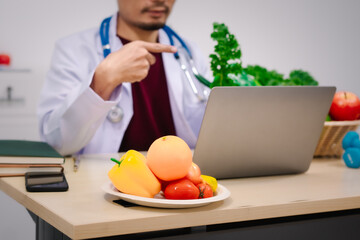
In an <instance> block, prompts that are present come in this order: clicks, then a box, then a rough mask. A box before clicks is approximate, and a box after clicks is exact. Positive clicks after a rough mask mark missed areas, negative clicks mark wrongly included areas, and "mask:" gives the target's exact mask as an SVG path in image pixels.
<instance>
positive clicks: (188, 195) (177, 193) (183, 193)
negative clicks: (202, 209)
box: [164, 178, 200, 200]
mask: <svg viewBox="0 0 360 240" xmlns="http://www.w3.org/2000/svg"><path fill="white" fill-rule="evenodd" d="M164 194H165V198H166V199H178V200H181V199H197V198H198V197H199V194H200V191H199V188H197V187H196V186H195V184H193V183H192V182H191V181H190V180H189V179H185V178H183V179H180V180H175V181H173V182H171V183H169V184H168V185H167V186H166V188H165V191H164Z"/></svg>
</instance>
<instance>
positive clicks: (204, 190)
mask: <svg viewBox="0 0 360 240" xmlns="http://www.w3.org/2000/svg"><path fill="white" fill-rule="evenodd" d="M197 187H198V188H199V191H200V194H199V198H208V197H212V196H214V193H213V191H212V189H211V187H210V186H209V184H206V183H200V184H198V185H197Z"/></svg>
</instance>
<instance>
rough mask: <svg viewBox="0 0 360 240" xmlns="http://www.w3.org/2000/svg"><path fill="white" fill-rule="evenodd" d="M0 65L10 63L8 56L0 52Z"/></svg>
mask: <svg viewBox="0 0 360 240" xmlns="http://www.w3.org/2000/svg"><path fill="white" fill-rule="evenodd" d="M0 65H10V56H9V55H7V54H0Z"/></svg>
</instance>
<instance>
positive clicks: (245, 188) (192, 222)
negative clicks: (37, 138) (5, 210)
mask: <svg viewBox="0 0 360 240" xmlns="http://www.w3.org/2000/svg"><path fill="white" fill-rule="evenodd" d="M112 156H114V155H112ZM109 158H110V155H92V156H90V155H89V156H87V157H86V158H85V159H82V161H81V163H80V167H79V170H78V172H73V168H72V166H73V165H72V164H73V162H72V160H71V159H68V160H67V161H66V163H65V173H66V177H67V180H68V182H69V187H70V188H69V191H68V192H63V193H29V192H26V190H25V185H24V177H16V178H0V189H1V190H2V191H4V192H5V193H6V194H7V195H9V196H10V197H12V198H13V199H15V200H16V201H17V202H19V203H20V204H22V205H23V206H24V207H26V208H27V209H29V210H31V211H32V212H34V213H35V214H36V215H38V216H39V217H40V218H42V219H44V220H45V221H46V222H48V223H50V224H51V225H52V226H54V227H55V228H56V229H58V230H59V231H61V232H62V233H64V234H65V235H67V236H68V237H70V238H72V239H86V238H96V237H105V236H114V235H124V234H131V233H143V232H150V231H159V230H165V229H177V228H186V227H196V226H205V225H214V224H222V223H234V222H244V221H252V220H260V219H275V218H280V217H288V216H297V215H304V214H314V213H323V212H334V211H342V210H347V209H360V169H349V168H346V167H345V165H344V163H343V162H342V161H341V160H314V161H313V162H312V164H311V167H310V169H309V171H308V172H307V173H305V174H299V175H287V176H272V177H257V178H244V179H233V180H222V181H220V183H221V184H222V185H224V186H225V187H227V188H228V189H229V190H230V191H231V197H230V198H229V199H227V200H225V201H222V202H218V203H213V204H210V205H207V206H204V207H199V208H192V209H156V208H148V207H139V206H136V207H123V206H121V205H119V204H116V203H114V202H113V201H112V200H114V199H116V197H112V196H110V195H107V194H104V192H103V191H102V189H101V186H102V185H103V184H104V183H105V182H107V181H108V178H107V172H108V170H109V169H110V168H111V167H112V166H113V163H112V162H111V161H109ZM358 222H359V221H358ZM358 224H359V223H358Z"/></svg>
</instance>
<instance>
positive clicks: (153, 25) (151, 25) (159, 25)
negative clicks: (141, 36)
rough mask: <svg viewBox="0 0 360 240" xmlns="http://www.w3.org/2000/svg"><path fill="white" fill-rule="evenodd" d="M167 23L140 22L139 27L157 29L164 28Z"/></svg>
mask: <svg viewBox="0 0 360 240" xmlns="http://www.w3.org/2000/svg"><path fill="white" fill-rule="evenodd" d="M164 26H165V23H138V24H137V27H138V28H140V29H142V30H145V31H156V30H159V29H160V28H163V27H164Z"/></svg>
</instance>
